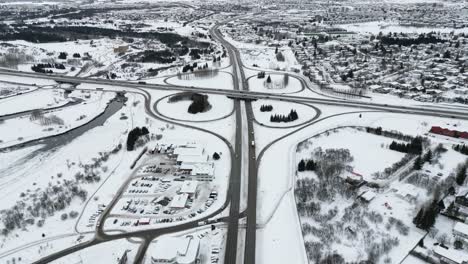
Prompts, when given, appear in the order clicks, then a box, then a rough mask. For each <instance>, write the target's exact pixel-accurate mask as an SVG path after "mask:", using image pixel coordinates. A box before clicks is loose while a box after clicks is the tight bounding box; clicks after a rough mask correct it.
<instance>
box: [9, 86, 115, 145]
mask: <svg viewBox="0 0 468 264" xmlns="http://www.w3.org/2000/svg"><path fill="white" fill-rule="evenodd" d="M45 92H49V90H46V91H45ZM51 92H54V91H51ZM90 95H91V94H90ZM25 96H31V97H32V94H28V95H25ZM114 97H115V94H114V93H96V92H95V93H93V98H91V99H90V100H89V101H85V102H84V103H80V104H78V105H73V106H69V107H65V108H63V109H57V110H53V111H47V112H46V113H44V114H43V116H44V117H43V118H39V119H37V120H31V119H30V117H31V115H25V116H22V117H19V118H14V119H8V120H6V121H4V122H3V123H2V124H1V125H0V126H1V127H2V130H3V131H4V132H5V134H2V136H1V138H0V140H1V142H0V147H1V148H4V147H9V146H12V145H15V144H18V143H21V142H26V141H29V140H33V139H38V138H43V137H46V136H51V135H56V134H60V133H64V132H65V131H68V130H70V129H73V128H76V127H78V126H80V125H83V124H86V123H88V122H89V121H90V120H92V119H93V118H95V117H96V116H98V115H99V114H101V113H102V112H103V111H104V109H105V108H106V106H107V103H108V102H109V101H110V100H111V99H112V98H114ZM39 98H42V97H39ZM18 99H20V98H18ZM31 99H34V98H31ZM59 100H60V99H59ZM32 101H33V102H37V103H41V100H32ZM58 102H60V101H58ZM62 102H67V101H62ZM17 105H19V106H28V105H22V104H17ZM52 117H54V118H57V120H59V121H61V122H63V124H62V123H56V122H52V123H51V124H43V120H46V119H48V118H52Z"/></svg>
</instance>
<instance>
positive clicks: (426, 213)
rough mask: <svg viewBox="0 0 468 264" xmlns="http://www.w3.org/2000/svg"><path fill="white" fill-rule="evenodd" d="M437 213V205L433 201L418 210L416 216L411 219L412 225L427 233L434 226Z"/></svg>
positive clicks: (438, 210)
mask: <svg viewBox="0 0 468 264" xmlns="http://www.w3.org/2000/svg"><path fill="white" fill-rule="evenodd" d="M439 212H440V207H439V203H438V202H437V201H436V200H434V201H432V203H430V204H428V205H425V206H423V207H422V208H421V209H419V211H418V213H417V215H416V216H415V217H414V218H413V224H415V225H416V227H418V228H421V229H423V230H427V231H428V230H429V229H430V228H431V227H432V226H434V223H435V220H436V218H437V216H438V215H439Z"/></svg>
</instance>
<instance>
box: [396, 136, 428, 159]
mask: <svg viewBox="0 0 468 264" xmlns="http://www.w3.org/2000/svg"><path fill="white" fill-rule="evenodd" d="M389 149H391V150H395V151H399V152H403V153H409V154H415V155H420V154H421V153H422V150H423V145H422V138H421V137H415V138H413V139H412V140H411V142H410V143H398V142H396V141H392V143H390V146H389Z"/></svg>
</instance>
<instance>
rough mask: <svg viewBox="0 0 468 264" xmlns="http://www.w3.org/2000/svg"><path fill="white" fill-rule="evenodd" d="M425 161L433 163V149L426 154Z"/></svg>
mask: <svg viewBox="0 0 468 264" xmlns="http://www.w3.org/2000/svg"><path fill="white" fill-rule="evenodd" d="M424 162H429V164H430V163H432V151H431V150H428V151H427V152H426V154H425V155H424Z"/></svg>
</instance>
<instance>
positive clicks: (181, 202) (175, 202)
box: [169, 193, 189, 209]
mask: <svg viewBox="0 0 468 264" xmlns="http://www.w3.org/2000/svg"><path fill="white" fill-rule="evenodd" d="M188 197H189V195H188V194H187V193H183V194H178V195H176V196H174V198H173V199H172V201H171V203H170V204H169V207H170V208H173V209H182V208H185V205H186V204H187V200H188Z"/></svg>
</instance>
